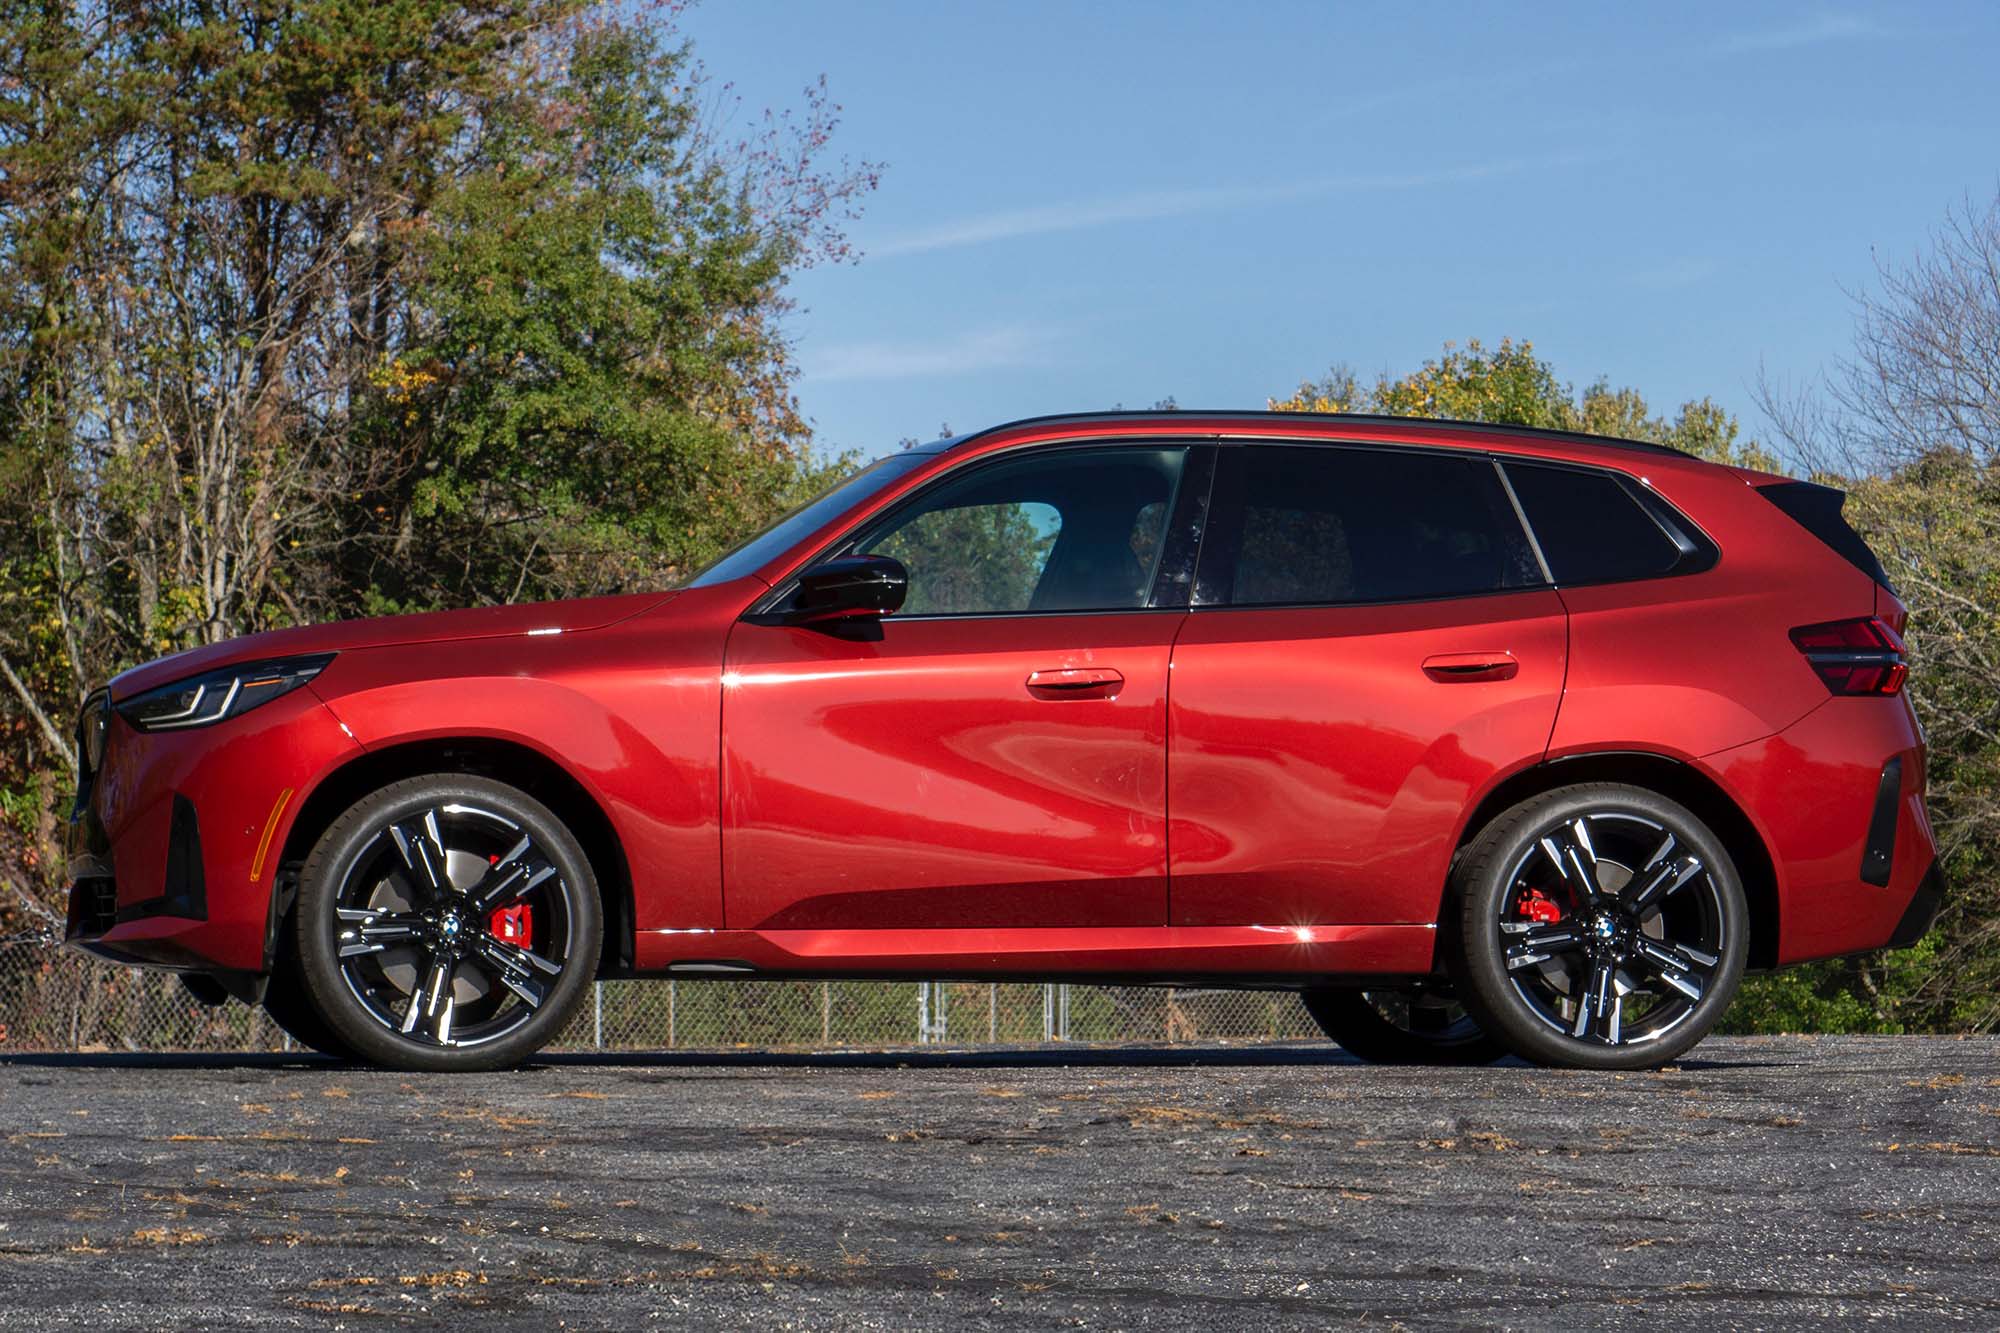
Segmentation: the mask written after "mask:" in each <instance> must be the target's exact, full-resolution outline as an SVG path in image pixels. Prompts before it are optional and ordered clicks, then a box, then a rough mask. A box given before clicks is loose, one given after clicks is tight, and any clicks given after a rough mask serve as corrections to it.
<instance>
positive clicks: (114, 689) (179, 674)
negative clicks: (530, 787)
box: [111, 592, 678, 699]
mask: <svg viewBox="0 0 2000 1333" xmlns="http://www.w3.org/2000/svg"><path fill="white" fill-rule="evenodd" d="M677 595H678V594H676V593H671V592H664V593H662V592H639V593H627V594H625V595H623V596H619V597H579V598H576V599H575V600H572V601H566V602H528V603H525V604H523V605H519V606H478V607H473V608H471V609H469V610H465V611H424V612H421V613H419V614H416V615H408V616H375V617H372V618H370V619H367V620H339V621H335V622H333V623H332V624H329V625H299V626H295V627H293V628H291V629H277V630H271V631H269V632H267V633H264V634H251V635H246V636H245V637H243V638H241V639H229V640H226V641H224V642H222V643H210V644H204V645H202V646H201V647H199V648H190V649H188V650H187V651H185V652H179V653H174V654H172V655H171V656H168V657H161V658H156V659H155V660H153V661H151V662H147V663H145V664H143V665H141V666H136V667H133V668H132V669H131V670H130V671H126V672H123V673H121V674H119V675H118V676H116V677H114V678H113V679H112V681H111V697H112V698H114V699H126V698H130V697H131V696H132V695H134V694H138V693H141V692H143V691H145V690H150V689H153V688H155V687H156V686H160V685H168V684H172V683H173V682H174V681H177V680H181V679H184V678H186V677H188V676H193V675H197V674H199V673H201V672H203V671H211V670H214V669H215V668H217V667H226V666H233V665H235V664H236V663H238V662H254V661H260V660H263V659H265V658H273V657H293V656H297V655H299V654H302V653H337V652H343V651H345V650H347V649H351V648H392V647H396V646H398V645H401V644H412V643H443V642H445V641H447V640H451V639H503V638H512V637H514V636H516V635H522V634H531V633H534V632H535V631H537V630H541V631H548V630H560V631H562V632H563V633H565V634H574V633H576V632H578V631H580V630H591V629H602V628H604V627H605V626H607V625H615V624H617V623H618V622H619V621H621V620H630V619H631V618H632V617H633V616H636V615H638V614H639V613H640V612H641V611H646V610H649V609H651V608H652V607H655V606H659V605H661V604H662V603H664V602H668V601H671V600H673V598H674V597H675V596H677Z"/></svg>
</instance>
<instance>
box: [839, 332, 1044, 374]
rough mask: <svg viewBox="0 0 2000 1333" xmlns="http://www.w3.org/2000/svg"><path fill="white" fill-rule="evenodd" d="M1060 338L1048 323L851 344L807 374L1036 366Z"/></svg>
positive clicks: (942, 371)
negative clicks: (917, 338)
mask: <svg viewBox="0 0 2000 1333" xmlns="http://www.w3.org/2000/svg"><path fill="white" fill-rule="evenodd" d="M1058 336H1060V335H1059V334H1058V333H1057V332H1056V331H1055V330H1052V329H1050V328H1047V327H1038V328H1034V329H1029V328H1025V327H1018V326H1011V325H1010V326H1006V327H1001V328H991V329H973V330H969V331H967V332H964V333H959V334H956V335H951V336H947V337H943V338H925V339H922V340H914V339H913V340H907V341H879V342H857V343H848V344H846V345H844V346H840V347H831V348H828V349H827V350H826V351H824V352H821V353H818V354H816V355H809V356H808V357H807V358H806V360H805V365H804V367H803V370H804V378H806V379H809V380H813V381H815V382H819V383H832V382H834V381H837V380H909V379H931V378H936V377H940V376H947V375H971V374H978V373H980V372H982V371H988V370H998V369H1004V368H1006V367H1010V366H1026V365H1034V364H1037V363H1039V362H1041V361H1044V360H1046V359H1047V357H1048V354H1049V351H1048V349H1049V345H1050V343H1051V342H1052V341H1053V340H1054V339H1055V338H1056V337H1058Z"/></svg>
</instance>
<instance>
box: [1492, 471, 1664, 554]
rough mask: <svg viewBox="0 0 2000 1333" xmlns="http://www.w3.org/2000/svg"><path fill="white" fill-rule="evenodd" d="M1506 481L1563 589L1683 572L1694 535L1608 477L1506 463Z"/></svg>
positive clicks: (1614, 478)
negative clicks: (1674, 524)
mask: <svg viewBox="0 0 2000 1333" xmlns="http://www.w3.org/2000/svg"><path fill="white" fill-rule="evenodd" d="M1506 468H1507V481H1508V483H1509V484H1510V485H1512V486H1513V488H1514V494H1515V496H1516V497H1517V498H1518V499H1519V500H1520V501H1521V509H1522V511H1523V512H1524V513H1526V514H1527V516H1528V526H1529V527H1531V528H1533V529H1534V531H1535V541H1536V542H1537V543H1538V544H1539V545H1540V546H1541V548H1542V558H1543V559H1544V560H1546V561H1547V562H1548V565H1549V577H1551V578H1553V579H1554V580H1555V581H1556V582H1557V583H1558V584H1577V583H1618V582H1623V581H1625V580H1629V579H1652V578H1659V577H1661V576H1662V575H1666V574H1673V573H1678V572H1682V571H1683V570H1684V569H1686V568H1687V567H1688V566H1689V563H1690V560H1691V559H1692V558H1694V557H1696V556H1697V554H1698V547H1697V544H1696V542H1695V541H1694V540H1693V538H1692V537H1691V536H1690V534H1688V533H1685V532H1682V531H1680V530H1679V529H1678V528H1673V529H1671V530H1670V528H1669V526H1666V524H1667V523H1670V522H1671V520H1668V519H1665V517H1664V516H1663V515H1661V514H1657V513H1656V512H1655V511H1654V510H1653V509H1652V508H1651V507H1650V506H1648V505H1647V504H1645V503H1643V502H1642V501H1641V500H1640V498H1639V496H1637V495H1636V494H1634V493H1633V491H1632V490H1631V489H1630V488H1628V487H1627V486H1626V485H1625V484H1624V483H1623V482H1621V481H1619V480H1618V479H1617V478H1616V477H1614V476H1612V475H1611V474H1610V473H1608V472H1593V471H1584V470H1580V469H1577V468H1565V467H1543V466H1540V465H1538V464H1534V463H1508V464H1506Z"/></svg>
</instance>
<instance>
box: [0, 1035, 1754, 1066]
mask: <svg viewBox="0 0 2000 1333" xmlns="http://www.w3.org/2000/svg"><path fill="white" fill-rule="evenodd" d="M1364 1063H1365V1062H1364V1061H1361V1060H1357V1059H1355V1058H1354V1057H1353V1056H1351V1055H1349V1054H1347V1053H1346V1052H1345V1051H1343V1050H1341V1049H1340V1048H1339V1047H1337V1046H1330V1045H1327V1044H1325V1043H1298V1044H1291V1043H1282V1042H1279V1043H1270V1044H1264V1045H1254V1046H1252V1045H1244V1046H1124V1045H1121V1046H1085V1045H1064V1046H997V1047H995V1046H988V1047H945V1048H930V1049H911V1048H903V1049H895V1050H829V1051H770V1050H730V1051H560V1052H544V1053H542V1054H540V1055H538V1056H536V1057H535V1058H534V1059H533V1060H531V1061H530V1062H529V1063H528V1064H526V1065H524V1066H522V1068H523V1069H524V1070H527V1071H537V1070H539V1071H546V1072H551V1073H553V1072H558V1071H561V1070H565V1069H1275V1068H1300V1067H1308V1066H1327V1067H1340V1066H1347V1067H1359V1066H1361V1065H1363V1064H1364ZM1790 1063H1793V1062H1791V1061H1784V1060H1769V1059H1762V1060H1747V1059H1746V1060H1727V1059H1714V1060H1682V1061H1678V1062H1677V1063H1675V1064H1674V1065H1672V1066H1670V1068H1673V1069H1678V1070H1681V1071H1684V1072H1696V1071H1700V1070H1705V1069H1763V1068H1776V1067H1780V1066H1783V1065H1787V1064H1790ZM1380 1067H1381V1068H1384V1069H1393V1068H1397V1067H1398V1066H1380ZM1450 1067H1451V1066H1446V1065H1435V1066H1422V1065H1405V1066H1401V1068H1405V1069H1426V1070H1430V1071H1433V1072H1435V1071H1441V1070H1443V1069H1446V1068H1450ZM1491 1067H1492V1068H1494V1069H1499V1070H1510V1069H1511V1070H1532V1069H1534V1068H1535V1066H1533V1065H1530V1064H1528V1063H1526V1062H1525V1061H1522V1060H1518V1059H1515V1058H1513V1057H1511V1056H1510V1057H1508V1058H1506V1059H1504V1060H1501V1061H1500V1062H1499V1063H1498V1064H1496V1065H1494V1066H1491ZM0 1068H15V1069H50V1070H55V1069H158V1070H190V1071H198V1070H208V1071H215V1070H286V1069H290V1070H299V1071H314V1070H317V1071H330V1070H368V1069H369V1068H370V1067H369V1066H367V1065H364V1064H360V1063H357V1062H354V1061H349V1060H338V1059H335V1058H333V1057H331V1056H325V1055H318V1054H314V1053H312V1052H306V1051H293V1052H276V1051H243V1052H140V1051H50V1052H31V1051H22V1052H12V1053H9V1054H5V1055H0ZM1544 1072H1560V1071H1544Z"/></svg>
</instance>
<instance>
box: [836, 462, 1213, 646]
mask: <svg viewBox="0 0 2000 1333" xmlns="http://www.w3.org/2000/svg"><path fill="white" fill-rule="evenodd" d="M1185 453H1186V451H1185V450H1182V449H1148V448H1122V449H1063V450H1052V451H1048V452H1045V453H1039V454H1035V455H1032V456H1029V457H1026V458H1021V459H1016V460H1012V461H1008V462H1003V463H995V464H990V465H985V466H976V467H975V468H974V470H973V471H971V472H970V473H969V474H968V475H966V476H965V477H964V478H962V479H959V480H948V481H946V482H945V483H944V484H943V485H942V486H940V487H939V488H938V489H937V490H935V491H933V492H931V493H930V494H929V495H927V496H924V497H922V498H920V499H918V500H917V501H916V502H915V503H914V504H912V505H911V506H910V507H908V508H906V509H903V510H901V511H900V512H898V513H895V514H892V515H891V516H890V517H889V518H888V519H887V520H886V521H885V522H884V523H883V524H881V525H879V526H878V527H876V528H875V529H874V530H873V531H871V532H868V533H864V534H863V535H862V536H861V537H860V539H859V540H857V541H856V542H855V543H853V544H852V546H851V548H850V549H852V550H856V551H863V552H867V553H871V554H876V555H887V556H894V557H895V558H896V559H898V560H900V561H902V562H903V566H904V567H905V568H906V569H908V570H909V572H910V588H909V595H908V596H907V597H906V598H905V599H904V602H903V609H902V611H901V612H900V613H899V614H901V615H905V616H919V615H947V616H949V615H1006V614H1021V613H1028V612H1040V611H1122V610H1133V609H1136V608H1139V607H1143V606H1145V605H1146V603H1147V600H1148V598H1149V597H1150V596H1151V593H1152V588H1153V579H1154V576H1155V573H1156V571H1157V567H1158V564H1159V556H1160V544H1161V537H1162V536H1163V534H1164V533H1165V530H1166V523H1167V515H1168V513H1169V512H1170V511H1171V509H1172V508H1173V498H1174V489H1175V486H1176V485H1177V483H1178V481H1179V479H1180V472H1181V465H1182V461H1183V458H1184V457H1185Z"/></svg>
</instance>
